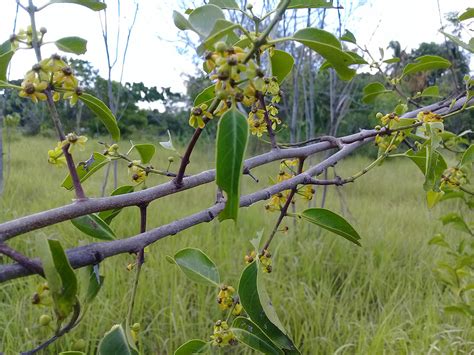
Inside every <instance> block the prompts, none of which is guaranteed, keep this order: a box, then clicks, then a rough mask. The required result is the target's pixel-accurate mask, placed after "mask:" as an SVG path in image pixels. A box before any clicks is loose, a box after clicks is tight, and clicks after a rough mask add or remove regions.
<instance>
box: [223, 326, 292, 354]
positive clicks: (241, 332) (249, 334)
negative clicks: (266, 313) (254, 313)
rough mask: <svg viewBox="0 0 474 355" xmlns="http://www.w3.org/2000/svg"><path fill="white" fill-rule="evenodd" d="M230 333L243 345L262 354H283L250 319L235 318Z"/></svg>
mask: <svg viewBox="0 0 474 355" xmlns="http://www.w3.org/2000/svg"><path fill="white" fill-rule="evenodd" d="M231 330H232V333H234V335H235V336H236V337H237V339H238V340H239V341H240V342H241V343H244V344H245V345H247V346H249V347H251V348H252V349H254V350H257V351H259V352H261V353H263V354H275V355H279V354H284V353H283V351H281V350H280V349H279V348H278V347H277V346H276V345H275V344H274V343H273V342H272V341H271V339H270V338H269V337H267V336H266V334H265V333H264V332H263V331H262V330H261V329H260V328H259V327H258V326H257V325H256V324H255V323H254V322H252V321H251V320H250V319H248V318H244V317H237V318H235V319H234V321H233V322H232V328H231Z"/></svg>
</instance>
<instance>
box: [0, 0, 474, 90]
mask: <svg viewBox="0 0 474 355" xmlns="http://www.w3.org/2000/svg"><path fill="white" fill-rule="evenodd" d="M22 2H23V3H26V2H27V0H22ZM46 2H47V1H46V0H36V1H35V3H36V5H37V6H39V5H41V4H44V3H46ZM107 2H108V3H110V4H111V5H110V8H109V13H110V15H114V14H115V13H114V10H113V8H112V4H115V3H116V1H107ZM138 2H139V4H140V11H139V14H138V19H137V24H136V27H135V29H134V32H133V34H132V41H131V43H130V47H129V54H128V57H127V64H126V67H125V73H124V81H125V82H126V81H135V82H140V81H142V82H144V83H145V85H147V86H157V87H168V86H169V87H171V88H172V89H173V90H175V91H183V90H184V85H183V73H189V74H193V73H194V72H195V68H194V66H193V64H192V62H191V59H190V56H189V55H181V54H178V51H177V49H176V44H177V42H176V41H177V33H178V30H177V29H176V28H175V26H174V24H173V21H172V17H171V16H172V11H173V9H176V8H177V7H178V2H177V1H171V0H159V1H156V0H138ZM198 2H199V1H196V3H198ZM345 2H347V3H348V2H349V1H344V0H343V1H342V2H341V3H342V4H344V3H345ZM133 3H134V1H131V0H122V6H123V11H122V15H123V17H124V18H123V20H122V30H123V34H122V39H124V38H125V36H126V32H127V27H128V25H129V24H130V22H131V20H132V16H133V9H134V5H133ZM190 3H191V2H190ZM254 4H256V5H257V4H258V0H255V1H254ZM439 4H440V8H441V12H442V13H443V14H444V13H446V12H449V11H455V12H460V11H463V10H465V9H466V8H467V7H468V6H469V5H470V6H472V5H473V1H472V0H439ZM15 10H16V1H15V0H0V43H1V42H3V41H4V40H6V39H8V37H9V36H10V34H11V32H12V29H13V20H14V15H15ZM330 11H333V15H332V16H334V15H336V11H335V10H330ZM342 17H343V20H344V22H345V24H346V27H347V28H348V29H349V30H350V31H352V32H353V33H354V34H355V36H356V38H357V41H358V43H360V44H362V45H364V44H366V45H368V47H369V48H371V50H372V51H373V52H374V53H375V54H377V53H378V47H384V48H386V47H387V45H388V42H389V41H390V40H398V41H399V42H400V43H401V44H402V48H405V49H411V48H413V47H417V46H418V44H419V43H421V42H423V41H428V42H430V41H435V42H441V41H443V40H444V38H443V36H441V35H440V34H439V33H438V29H439V28H440V22H439V21H440V18H439V12H438V5H437V0H397V1H388V0H368V3H367V4H366V5H364V6H362V7H360V8H358V9H356V10H355V11H354V12H353V13H352V14H351V15H350V17H349V16H347V13H345V12H344V10H342ZM333 18H335V17H333ZM443 21H445V20H444V19H443ZM27 25H28V17H27V16H26V13H25V12H24V11H22V10H21V9H20V13H19V18H18V24H17V28H25V27H26V26H27ZM37 25H38V27H41V26H44V27H46V28H47V29H48V33H47V35H46V39H45V40H46V41H48V40H50V41H53V40H55V39H59V38H61V37H66V36H80V37H83V38H85V39H87V40H88V52H87V53H86V54H85V55H82V56H80V57H79V58H81V59H84V60H89V61H90V62H92V63H93V65H94V67H95V68H97V69H99V70H100V75H102V76H103V77H106V76H107V72H106V57H105V50H104V44H103V39H102V35H101V28H100V20H99V15H98V13H96V12H92V11H90V10H88V9H86V8H83V7H81V6H77V5H70V4H56V5H54V6H50V7H48V8H46V9H45V10H43V11H41V12H40V13H38V15H37ZM109 27H110V28H111V29H113V28H114V26H113V24H112V23H111V24H110V25H109ZM374 32H375V34H374ZM44 49H45V50H44V55H45V56H48V55H50V54H51V53H55V52H57V49H56V47H55V46H54V45H48V46H45V47H44ZM28 52H29V53H28ZM34 62H35V60H34V58H33V53H32V51H20V52H18V53H17V54H15V56H14V58H13V64H12V67H11V78H13V79H14V78H19V77H21V76H22V75H23V73H24V72H26V71H27V70H28V69H29V68H30V67H31V65H33V64H34ZM119 75H120V65H118V68H117V69H115V70H114V78H115V79H118V78H119Z"/></svg>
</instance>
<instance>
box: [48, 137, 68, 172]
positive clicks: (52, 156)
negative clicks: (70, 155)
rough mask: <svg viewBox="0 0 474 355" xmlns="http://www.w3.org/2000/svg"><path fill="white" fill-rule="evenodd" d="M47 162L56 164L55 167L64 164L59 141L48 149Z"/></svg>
mask: <svg viewBox="0 0 474 355" xmlns="http://www.w3.org/2000/svg"><path fill="white" fill-rule="evenodd" d="M48 163H50V164H53V165H56V166H57V167H60V166H64V165H66V158H65V157H64V152H63V149H62V144H61V142H58V145H57V146H56V147H55V148H54V149H51V150H48Z"/></svg>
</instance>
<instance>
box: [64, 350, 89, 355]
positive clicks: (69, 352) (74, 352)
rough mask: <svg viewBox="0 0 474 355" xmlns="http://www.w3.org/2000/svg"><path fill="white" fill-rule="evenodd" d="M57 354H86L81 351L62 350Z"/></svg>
mask: <svg viewBox="0 0 474 355" xmlns="http://www.w3.org/2000/svg"><path fill="white" fill-rule="evenodd" d="M59 355H86V353H84V352H82V351H74V350H72V351H62V352H60V353H59Z"/></svg>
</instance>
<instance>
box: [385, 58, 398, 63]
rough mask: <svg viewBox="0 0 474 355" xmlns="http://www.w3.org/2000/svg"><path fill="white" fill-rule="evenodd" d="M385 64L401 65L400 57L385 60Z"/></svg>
mask: <svg viewBox="0 0 474 355" xmlns="http://www.w3.org/2000/svg"><path fill="white" fill-rule="evenodd" d="M383 62H384V63H387V64H394V63H399V62H400V58H398V57H393V58H390V59H385V60H384V61H383Z"/></svg>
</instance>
